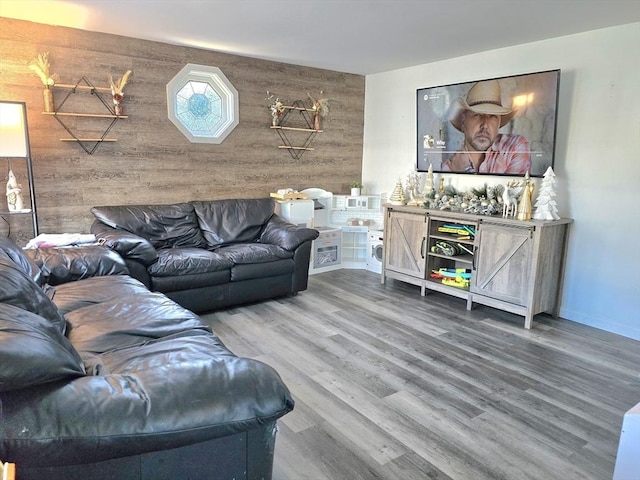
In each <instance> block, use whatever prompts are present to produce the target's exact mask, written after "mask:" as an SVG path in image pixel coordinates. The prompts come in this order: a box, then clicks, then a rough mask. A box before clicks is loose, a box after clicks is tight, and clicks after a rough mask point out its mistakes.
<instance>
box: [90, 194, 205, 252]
mask: <svg viewBox="0 0 640 480" xmlns="http://www.w3.org/2000/svg"><path fill="white" fill-rule="evenodd" d="M91 213H93V215H94V216H95V217H96V218H97V219H98V220H100V221H101V222H102V223H105V224H107V225H109V226H110V227H112V228H118V229H122V230H126V231H127V232H130V233H134V234H136V235H139V236H141V237H143V238H146V239H147V240H149V242H151V244H152V245H153V246H154V247H155V248H157V249H160V248H173V247H206V246H207V242H206V241H205V239H204V237H203V236H202V232H201V231H200V228H199V226H198V220H197V217H196V214H195V212H194V209H193V205H191V204H190V203H177V204H173V205H123V206H113V207H93V208H92V209H91Z"/></svg>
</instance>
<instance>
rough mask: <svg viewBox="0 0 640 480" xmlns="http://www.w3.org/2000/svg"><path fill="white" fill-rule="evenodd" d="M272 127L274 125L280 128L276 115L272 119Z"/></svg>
mask: <svg viewBox="0 0 640 480" xmlns="http://www.w3.org/2000/svg"><path fill="white" fill-rule="evenodd" d="M271 125H273V126H274V127H277V126H278V117H277V116H276V115H273V116H272V117H271Z"/></svg>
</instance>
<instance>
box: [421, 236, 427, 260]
mask: <svg viewBox="0 0 640 480" xmlns="http://www.w3.org/2000/svg"><path fill="white" fill-rule="evenodd" d="M426 242H427V237H422V243H421V244H420V256H421V257H422V258H424V256H425V246H426Z"/></svg>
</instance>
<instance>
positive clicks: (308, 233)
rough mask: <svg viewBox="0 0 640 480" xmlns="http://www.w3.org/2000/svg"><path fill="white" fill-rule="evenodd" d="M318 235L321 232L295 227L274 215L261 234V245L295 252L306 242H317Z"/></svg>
mask: <svg viewBox="0 0 640 480" xmlns="http://www.w3.org/2000/svg"><path fill="white" fill-rule="evenodd" d="M318 235H319V232H318V231H317V230H315V229H313V228H306V227H300V226H298V225H294V224H293V223H289V222H287V221H286V220H284V219H283V218H282V217H280V216H278V215H277V214H274V215H273V216H272V217H271V218H270V219H269V221H268V222H267V223H266V224H265V226H264V228H263V230H262V233H261V234H260V243H269V244H272V245H278V246H279V247H282V248H284V249H285V250H295V249H296V248H298V247H299V246H300V245H302V244H303V243H304V242H307V241H309V240H315V239H316V238H318Z"/></svg>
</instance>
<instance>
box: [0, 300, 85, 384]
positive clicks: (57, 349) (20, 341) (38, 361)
mask: <svg viewBox="0 0 640 480" xmlns="http://www.w3.org/2000/svg"><path fill="white" fill-rule="evenodd" d="M84 374H85V370H84V366H83V364H82V360H81V358H80V355H78V353H77V352H76V350H75V349H74V348H73V346H72V345H71V343H70V342H69V340H68V339H67V338H66V337H65V336H64V335H62V333H60V331H59V330H58V329H57V328H56V327H55V326H54V325H52V324H51V322H49V321H48V320H47V319H45V318H42V317H41V316H39V315H36V314H34V313H31V312H28V311H26V310H22V309H21V308H18V307H15V306H13V305H9V304H6V303H0V392H5V391H8V390H17V389H20V388H25V387H30V386H32V385H39V384H42V383H48V382H52V381H55V380H61V379H64V378H69V377H78V376H82V375H84Z"/></svg>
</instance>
